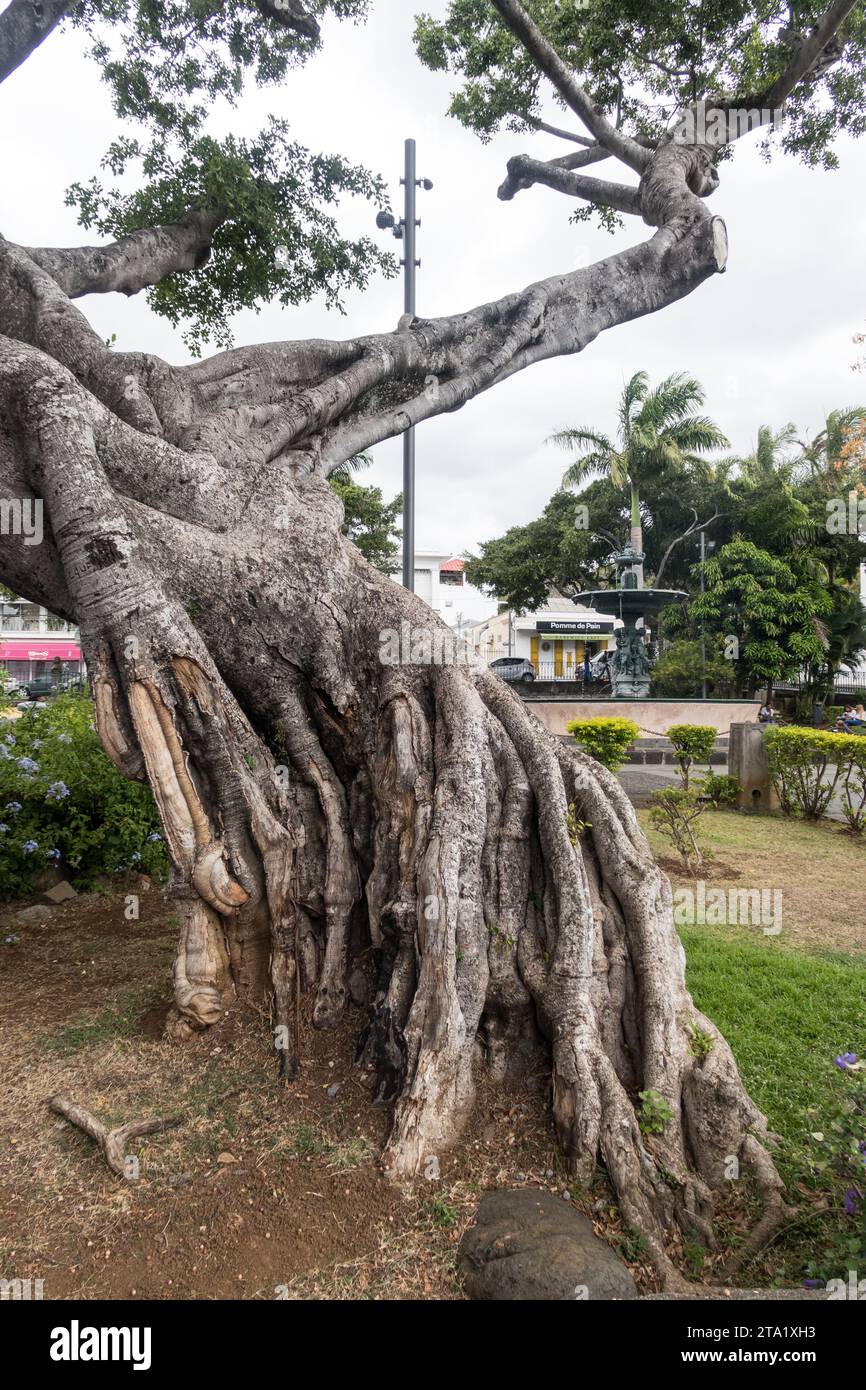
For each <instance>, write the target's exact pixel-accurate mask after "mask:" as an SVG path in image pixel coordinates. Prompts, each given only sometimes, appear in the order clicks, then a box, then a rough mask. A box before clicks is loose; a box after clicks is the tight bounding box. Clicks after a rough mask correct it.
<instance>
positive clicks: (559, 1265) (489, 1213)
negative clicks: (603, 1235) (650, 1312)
mask: <svg viewBox="0 0 866 1390" xmlns="http://www.w3.org/2000/svg"><path fill="white" fill-rule="evenodd" d="M458 1268H459V1270H460V1273H461V1274H462V1276H463V1281H464V1288H465V1291H466V1294H467V1295H468V1297H469V1298H473V1299H481V1300H527V1301H537V1300H547V1301H550V1300H554V1301H563V1300H568V1301H572V1300H584V1299H587V1300H593V1301H597V1300H598V1299H611V1298H613V1299H632V1298H637V1297H638V1292H637V1288H636V1287H635V1282H634V1280H633V1278H632V1276H631V1274H630V1273H629V1271H628V1269H627V1268H626V1266H625V1265H624V1264H623V1263H622V1261H621V1260H620V1259H619V1257H618V1256H617V1255H615V1254H614V1252H613V1250H611V1248H610V1246H609V1245H607V1244H606V1243H605V1242H604V1241H603V1240H599V1238H598V1236H597V1235H596V1234H595V1232H594V1231H593V1229H592V1223H591V1222H590V1221H588V1220H587V1218H586V1217H585V1216H582V1215H581V1214H580V1212H578V1211H575V1209H574V1207H572V1206H570V1205H569V1206H567V1205H566V1204H565V1202H563V1200H562V1198H561V1197H556V1196H554V1195H553V1194H552V1193H549V1192H543V1191H540V1190H538V1189H532V1188H530V1189H527V1188H518V1189H516V1190H508V1189H505V1190H503V1191H501V1192H488V1193H487V1195H486V1196H485V1197H483V1198H482V1200H481V1203H480V1205H479V1207H478V1211H477V1213H476V1216H475V1224H474V1225H473V1226H470V1227H469V1229H468V1230H467V1231H466V1232H465V1234H464V1236H463V1239H462V1240H461V1242H460V1251H459V1260H458Z"/></svg>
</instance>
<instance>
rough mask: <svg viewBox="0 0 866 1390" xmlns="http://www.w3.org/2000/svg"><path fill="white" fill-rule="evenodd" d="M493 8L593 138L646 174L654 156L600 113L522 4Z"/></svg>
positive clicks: (505, 2)
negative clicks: (645, 170)
mask: <svg viewBox="0 0 866 1390" xmlns="http://www.w3.org/2000/svg"><path fill="white" fill-rule="evenodd" d="M493 5H494V7H495V8H496V10H497V11H498V12H499V14H500V15H501V17H502V20H503V23H504V24H506V25H507V27H508V28H509V29H510V30H511V32H512V34H514V36H515V38H518V39H519V40H520V42H521V43H522V44H523V46H524V48H525V49H526V51H527V53H528V54H529V56H530V57H531V58H532V60H533V62H534V63H535V64H536V66H537V67H538V68H539V69H540V70H541V72H543V73H544V74H545V76H546V77H548V78H549V79H550V81H551V82H552V83H553V85H554V87H555V88H556V90H557V91H558V92H559V95H560V96H561V97H562V99H563V101H564V102H565V103H566V105H567V106H569V107H570V108H571V110H572V111H573V112H574V113H575V115H576V116H579V117H580V119H581V120H582V121H583V123H584V125H585V126H586V128H587V130H588V131H589V132H590V134H591V135H594V136H595V138H596V140H598V141H599V142H600V143H601V144H602V145H604V146H605V148H606V149H608V150H609V151H610V153H611V154H612V155H615V156H616V158H617V159H621V160H622V161H623V163H624V164H628V165H629V167H630V168H632V169H634V170H636V171H637V172H638V173H642V172H643V170H644V169H645V168H646V167H647V164H648V163H649V161H650V158H651V155H650V152H649V151H648V150H646V149H644V148H643V147H642V146H641V145H639V144H638V143H637V141H636V140H632V139H630V137H629V136H627V135H623V134H622V132H621V131H618V130H617V129H616V127H615V126H613V125H611V123H610V121H609V120H607V118H606V117H605V116H604V115H603V114H602V113H601V112H600V111H599V110H598V108H597V107H596V105H595V103H594V102H593V101H592V99H591V98H590V97H589V95H588V94H587V93H586V92H585V91H584V89H583V87H581V85H580V84H579V83H578V82H576V81H575V79H574V75H573V73H571V72H570V70H569V68H568V67H567V66H566V64H565V63H564V62H563V60H562V59H561V58H560V56H559V54H558V53H557V52H556V49H555V48H554V47H553V45H552V44H551V43H549V42H548V40H547V39H546V38H545V37H544V35H543V34H542V32H541V30H540V29H539V28H538V25H537V24H535V23H534V21H533V20H532V19H530V17H529V15H528V14H527V13H526V11H525V9H524V8H523V6H522V5H521V4H520V3H519V0H493Z"/></svg>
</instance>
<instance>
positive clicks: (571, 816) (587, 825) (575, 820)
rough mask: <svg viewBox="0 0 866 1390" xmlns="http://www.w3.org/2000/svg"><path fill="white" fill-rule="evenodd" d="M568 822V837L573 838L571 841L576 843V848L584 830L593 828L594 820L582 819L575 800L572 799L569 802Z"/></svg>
mask: <svg viewBox="0 0 866 1390" xmlns="http://www.w3.org/2000/svg"><path fill="white" fill-rule="evenodd" d="M567 824H568V838H569V839H570V840H571V843H572V844H573V845H574V848H575V849H577V845H578V841H579V840H580V837H581V835H582V834H583V833H584V831H586V830H589V829H591V827H592V822H591V821H588V820H581V819H580V817H579V816H578V814H577V807H576V806H575V804H574V802H573V801H570V802H569V803H568V820H567Z"/></svg>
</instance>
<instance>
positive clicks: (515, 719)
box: [0, 144, 781, 1277]
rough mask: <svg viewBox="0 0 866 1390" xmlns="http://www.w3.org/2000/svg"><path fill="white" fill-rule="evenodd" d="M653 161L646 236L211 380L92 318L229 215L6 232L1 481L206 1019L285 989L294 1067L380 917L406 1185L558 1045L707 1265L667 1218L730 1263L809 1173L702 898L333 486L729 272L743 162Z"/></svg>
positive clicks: (188, 1013)
mask: <svg viewBox="0 0 866 1390" xmlns="http://www.w3.org/2000/svg"><path fill="white" fill-rule="evenodd" d="M641 162H642V163H643V164H644V165H645V168H644V172H643V177H642V182H641V186H640V190H639V194H638V195H632V197H635V196H637V197H638V198H639V207H640V211H641V212H642V215H643V217H644V219H645V220H646V221H647V222H648V223H650V224H651V225H652V226H654V227H655V228H656V230H655V232H654V234H653V235H652V237H651V238H650V239H649V240H648V241H647V242H646V243H644V244H643V245H640V246H637V247H635V248H633V249H631V250H628V251H625V252H623V253H621V254H619V255H615V256H612V257H610V258H609V259H608V260H606V261H603V262H601V263H599V264H598V265H596V266H593V267H590V268H589V269H586V270H581V271H577V272H575V273H573V274H570V275H565V276H561V277H556V278H554V279H551V280H548V281H543V282H540V283H537V284H535V285H532V286H530V287H529V288H528V289H526V290H525V291H523V292H522V293H519V294H514V295H511V296H509V297H508V298H506V299H504V300H501V301H499V302H497V303H494V304H488V305H484V306H482V307H480V308H478V309H476V310H473V311H472V312H470V313H466V314H461V315H457V316H454V317H452V318H447V319H439V320H432V321H431V320H418V319H416V320H414V321H413V322H411V323H409V324H405V323H404V324H402V327H401V331H398V332H395V333H393V334H390V335H383V336H380V337H373V338H366V339H358V340H355V341H351V342H345V343H326V342H308V343H299V344H275V345H270V346H265V347H260V348H247V349H239V350H236V351H232V352H228V353H224V354H221V355H220V356H218V357H215V358H213V359H211V360H208V361H205V362H202V363H199V364H195V365H193V366H189V367H185V368H182V369H176V368H172V367H170V366H169V365H167V364H166V363H165V362H162V361H159V360H157V359H155V358H153V357H148V356H145V355H137V354H118V353H114V352H111V351H109V350H108V349H106V347H105V346H104V345H103V344H102V343H101V342H100V340H99V338H98V337H97V336H96V335H95V334H94V333H93V332H92V331H91V329H90V328H89V326H88V325H87V324H86V322H85V320H84V319H83V318H82V316H81V315H80V313H79V312H78V310H77V309H76V308H75V306H74V304H73V303H72V299H71V296H76V295H79V294H83V293H87V292H89V291H92V290H94V289H103V290H110V289H114V288H117V289H121V290H129V289H130V287H138V286H140V285H142V284H145V283H152V282H153V281H154V280H156V279H158V278H160V277H161V276H163V275H165V274H167V273H170V272H171V271H172V270H177V269H179V268H182V267H184V266H186V265H191V264H196V263H198V260H199V259H200V258H201V257H202V256H203V255H205V254H206V249H207V238H208V236H209V235H210V234H212V226H211V225H210V224H209V221H208V219H207V218H205V217H198V218H195V217H193V218H190V219H188V220H187V221H186V222H184V223H183V224H180V225H179V226H177V227H169V228H161V229H157V231H156V232H149V233H142V234H139V235H138V236H133V237H130V238H126V240H125V241H124V242H122V243H118V244H117V245H116V246H114V247H111V248H105V249H102V250H88V249H81V250H70V251H62V252H60V251H44V250H39V251H37V250H28V249H25V248H21V247H17V246H14V245H12V244H10V243H5V242H4V243H0V330H2V335H3V336H0V413H2V416H3V422H4V426H5V437H4V441H3V442H2V444H0V492H2V493H3V494H4V495H6V496H17V497H27V496H37V497H41V498H42V499H44V503H45V507H46V511H47V517H48V520H49V522H50V535H49V536H48V537H47V538H46V541H45V543H44V544H43V545H42V546H38V547H36V546H30V547H29V546H27V545H25V544H24V541H23V539H22V538H16V537H11V538H8V539H7V540H6V541H5V543H4V544H5V547H6V550H5V554H4V560H3V565H2V567H0V568H2V578H3V579H4V581H5V582H7V583H9V584H12V585H14V586H15V587H16V588H17V589H18V590H20V591H21V592H23V593H25V594H27V595H28V596H29V597H30V598H32V599H34V600H36V601H39V602H43V603H45V604H47V605H48V606H49V607H50V608H51V609H53V610H54V611H56V612H58V613H62V614H64V615H66V616H68V617H69V618H72V619H74V620H75V621H77V622H78V623H79V624H80V627H81V633H82V640H83V645H84V650H85V655H86V659H87V664H88V668H89V670H90V673H91V677H92V682H93V692H94V700H95V708H96V718H97V726H98V730H99V734H100V737H101V739H102V742H103V745H104V747H105V749H106V752H107V753H108V755H109V756H110V757H111V759H112V760H113V761H114V762H115V764H116V765H117V766H118V767H119V768H120V769H121V771H122V772H124V773H125V774H126V775H127V776H130V777H137V778H142V779H143V778H146V779H147V780H148V781H149V783H150V785H151V787H152V788H153V792H154V795H155V797H156V800H157V803H158V805H159V810H160V814H161V816H162V820H163V824H164V827H165V837H166V841H167V844H168V847H169V850H170V854H171V859H172V864H173V875H174V885H175V889H176V891H177V893H178V895H179V897H180V899H181V902H182V905H183V908H182V926H181V931H180V940H179V944H178V953H177V960H176V964H175V998H176V1005H177V1010H178V1014H179V1017H180V1018H181V1019H183V1020H185V1021H186V1025H187V1026H189V1027H192V1028H203V1027H207V1026H208V1025H209V1024H211V1023H213V1022H214V1021H215V1020H216V1019H217V1018H218V1017H219V1016H220V1014H221V1011H222V1010H223V1008H224V1007H225V1005H226V1004H227V1002H228V1001H229V1000H230V999H231V998H232V996H233V995H234V994H236V993H237V994H238V995H241V996H242V997H244V998H250V999H257V1000H258V999H263V998H265V997H266V996H270V997H271V998H272V999H273V1001H274V1017H275V1023H276V1025H277V1034H276V1037H277V1044H278V1052H279V1072H280V1075H281V1076H282V1077H283V1078H284V1079H290V1078H291V1077H292V1076H293V1075H294V1074H295V1071H296V1068H297V1061H298V1059H297V1056H296V1051H295V1034H294V1008H295V1003H296V998H297V991H298V990H299V989H304V990H313V991H315V1010H314V1017H315V1022H316V1024H317V1025H318V1026H319V1027H322V1028H328V1027H333V1026H335V1025H336V1024H337V1022H338V1021H339V1019H340V1017H341V1015H342V1012H343V1010H344V1007H345V1004H346V998H347V984H346V981H347V973H348V970H349V968H350V960H349V947H350V939H351V935H352V934H351V931H350V928H351V927H352V926H353V924H354V923H355V922H356V921H357V919H358V918H361V919H363V922H364V923H365V924H366V930H367V931H368V932H369V938H370V940H371V942H372V944H373V946H374V947H375V949H376V952H377V957H376V958H377V961H378V966H379V973H378V985H377V990H376V996H375V1001H374V1004H373V1008H372V1010H371V1016H370V1020H369V1025H368V1028H367V1031H366V1035H365V1038H364V1040H363V1048H364V1055H365V1056H366V1057H367V1058H368V1059H369V1060H371V1061H372V1062H373V1063H374V1065H376V1066H377V1067H378V1068H379V1077H380V1080H379V1094H380V1097H381V1098H382V1099H383V1100H388V1101H389V1102H391V1103H392V1104H393V1121H392V1125H391V1130H390V1138H389V1140H388V1143H387V1146H386V1149H385V1154H384V1161H385V1164H386V1165H387V1168H388V1169H389V1170H390V1172H391V1173H392V1174H394V1175H395V1176H398V1177H411V1176H412V1175H413V1174H416V1173H418V1172H419V1171H421V1170H423V1168H424V1166H425V1162H426V1161H427V1160H428V1159H429V1158H430V1157H432V1156H435V1155H436V1154H438V1153H440V1152H441V1151H442V1150H444V1149H445V1148H446V1147H447V1146H448V1145H450V1144H452V1143H453V1142H454V1141H455V1139H456V1138H457V1137H458V1136H459V1133H460V1128H461V1124H462V1122H463V1121H464V1119H465V1116H466V1114H467V1112H468V1110H469V1108H470V1106H471V1104H472V1095H473V1087H474V1084H475V1080H476V1078H477V1075H478V1072H479V1069H482V1068H487V1069H489V1070H490V1071H491V1072H492V1073H493V1074H494V1075H495V1076H496V1077H499V1078H505V1077H508V1076H510V1075H512V1074H517V1073H519V1072H520V1071H521V1069H523V1068H525V1067H526V1066H527V1065H528V1064H530V1063H535V1062H536V1061H537V1058H538V1055H539V1053H541V1054H543V1055H544V1056H545V1057H546V1058H547V1059H548V1062H549V1066H550V1074H551V1079H552V1093H553V1109H554V1115H555V1122H556V1127H557V1132H558V1135H559V1138H560V1140H561V1143H562V1147H563V1151H564V1154H565V1156H566V1160H567V1163H568V1166H569V1168H570V1170H571V1171H572V1172H574V1173H576V1174H584V1175H587V1174H589V1173H590V1172H591V1170H592V1169H593V1167H594V1165H595V1164H596V1162H597V1161H598V1160H599V1159H601V1161H602V1162H603V1163H604V1164H605V1166H606V1168H607V1170H608V1172H609V1174H610V1177H611V1179H612V1182H613V1184H614V1186H615V1189H616V1192H617V1194H618V1197H619V1200H620V1203H621V1206H622V1211H623V1214H624V1216H625V1219H626V1220H627V1221H628V1222H630V1223H632V1224H633V1225H635V1226H637V1227H639V1228H640V1229H641V1230H642V1231H643V1232H644V1234H645V1236H646V1239H647V1243H648V1249H649V1251H650V1253H651V1256H652V1258H653V1260H654V1261H655V1263H656V1265H657V1266H658V1268H659V1269H660V1270H662V1271H663V1272H665V1273H666V1274H668V1275H671V1276H673V1271H672V1267H671V1264H670V1261H669V1258H668V1255H667V1254H666V1249H665V1231H666V1228H667V1227H668V1226H669V1224H670V1223H671V1222H672V1221H674V1220H679V1222H680V1223H681V1224H682V1225H683V1226H684V1227H685V1228H687V1229H689V1230H695V1229H697V1230H698V1231H700V1232H702V1233H703V1234H704V1235H705V1236H706V1237H707V1239H708V1240H709V1239H711V1225H712V1208H713V1193H714V1190H716V1189H718V1188H719V1187H720V1186H721V1184H722V1183H723V1181H724V1177H725V1172H726V1165H729V1164H730V1161H731V1159H733V1158H737V1159H738V1160H739V1161H741V1162H742V1163H744V1164H745V1166H747V1167H749V1166H751V1167H752V1168H753V1169H754V1170H755V1171H756V1173H757V1176H758V1178H759V1180H760V1182H761V1184H762V1185H763V1187H764V1189H765V1192H766V1194H767V1198H768V1203H769V1205H768V1210H769V1212H770V1214H771V1215H772V1213H773V1212H774V1211H775V1210H776V1209H777V1208H778V1206H779V1203H780V1186H781V1185H780V1182H779V1179H778V1177H777V1175H776V1173H775V1170H774V1168H773V1165H772V1162H771V1161H770V1159H769V1158H768V1156H767V1153H766V1151H765V1149H764V1147H763V1145H762V1142H761V1136H762V1135H764V1134H765V1132H766V1122H765V1120H764V1118H763V1117H762V1116H761V1115H760V1113H759V1112H758V1111H757V1109H756V1107H755V1106H754V1104H753V1103H752V1102H751V1100H750V1099H749V1097H748V1096H747V1094H746V1092H745V1091H744V1088H743V1086H742V1084H741V1081H740V1079H739V1076H738V1074H737V1070H736V1067H735V1064H734V1061H733V1058H732V1056H731V1053H730V1050H729V1048H728V1046H727V1044H726V1043H725V1041H724V1039H723V1038H722V1037H721V1036H720V1035H719V1033H718V1032H717V1030H716V1029H715V1027H714V1026H713V1024H712V1023H711V1022H710V1021H709V1020H707V1019H706V1018H704V1017H702V1016H701V1015H700V1014H699V1013H698V1012H697V1010H696V1008H695V1006H694V1004H693V1002H692V1000H691V998H690V997H689V994H688V992H687V990H686V987H685V983H684V973H683V969H684V959H683V951H682V948H681V946H680V944H679V941H678V938H677V935H676V932H675V930H674V926H673V921H672V913H671V892H670V887H669V885H668V882H667V880H666V878H665V877H664V875H663V874H662V873H661V872H660V871H659V869H658V868H657V866H656V864H655V862H654V860H653V857H652V855H651V853H650V851H649V848H648V846H647V844H646V841H645V840H644V837H643V835H642V834H641V831H640V829H639V827H638V824H637V822H636V819H635V816H634V812H633V810H632V808H631V805H630V804H629V802H628V800H627V798H626V796H625V795H624V793H623V792H622V790H621V788H620V787H619V784H618V783H617V781H616V779H615V778H614V777H612V776H611V775H609V774H608V773H607V772H605V771H604V770H603V769H602V768H600V767H599V766H598V765H597V764H595V763H594V762H592V761H591V760H590V759H588V758H586V757H584V756H583V755H581V754H580V753H579V752H577V751H576V750H575V749H573V748H566V747H565V746H563V745H562V744H560V743H558V742H556V741H555V740H553V739H552V738H551V737H550V736H549V735H548V734H547V733H546V732H545V730H544V729H543V728H542V726H541V725H540V724H539V723H538V722H537V721H536V720H535V719H534V717H533V716H532V715H531V714H530V713H528V712H527V709H526V707H525V706H524V704H523V703H522V702H521V701H520V699H519V698H518V697H517V696H516V695H515V694H514V693H513V692H512V691H510V690H509V689H508V688H506V687H504V686H503V685H502V684H501V683H499V682H497V681H496V680H495V679H494V678H493V677H492V676H491V675H490V674H489V673H487V672H483V671H477V670H475V669H472V668H471V667H470V666H469V665H467V664H466V663H465V662H464V661H463V660H462V659H461V656H460V653H459V651H457V650H456V649H455V648H454V647H453V646H452V638H451V635H450V634H449V633H448V632H447V629H444V627H443V626H442V625H441V624H440V623H439V621H438V620H437V618H436V617H435V615H434V614H433V613H432V611H431V610H430V609H429V607H428V606H427V605H426V604H424V603H423V602H422V601H421V600H419V599H418V598H416V597H414V596H413V595H411V594H409V593H407V592H405V591H404V590H403V589H401V588H399V587H398V586H397V585H396V584H394V583H393V582H392V581H390V580H388V579H386V578H384V577H383V576H382V575H381V574H379V573H378V572H377V571H376V570H374V569H372V568H371V567H370V566H369V565H368V564H366V563H365V561H364V560H363V559H362V558H361V556H360V554H359V553H358V551H357V550H356V549H355V548H354V547H353V546H352V545H351V544H350V543H349V542H348V541H347V540H346V539H345V538H344V537H342V535H341V533H340V525H341V507H340V504H339V502H338V500H337V498H336V496H335V494H334V493H333V491H332V490H331V488H330V487H329V485H328V483H327V473H328V471H329V469H330V468H331V467H333V466H335V465H336V464H338V463H340V462H341V461H343V460H344V459H346V458H347V457H349V456H350V455H351V454H353V453H355V452H356V451H357V450H358V449H360V448H363V447H365V446H368V445H370V444H373V443H375V442H376V441H378V440H381V439H384V438H386V437H388V436H391V435H394V434H397V433H400V432H401V431H402V430H404V429H405V428H406V427H407V426H409V425H412V424H418V423H420V422H422V421H423V420H424V419H426V418H428V417H430V416H432V415H434V414H437V413H439V412H441V411H444V410H451V409H455V408H457V407H459V406H460V405H462V404H463V403H464V402H465V401H467V400H468V399H470V398H471V397H472V396H474V395H476V394H478V393H479V392H480V391H482V390H485V389H486V388H487V387H489V386H492V385H494V384H497V383H499V382H502V381H503V380H505V379H506V378H507V377H508V376H510V375H511V374H512V373H513V372H516V371H518V370H520V369H522V368H523V367H525V366H527V365H529V364H531V363H533V362H535V361H539V360H541V359H543V358H545V357H550V356H553V355H556V354H560V353H566V352H569V353H571V352H578V351H580V350H581V349H582V348H583V347H585V346H586V345H587V344H588V343H590V342H591V341H592V340H593V339H594V338H595V337H596V336H597V335H598V334H599V333H600V332H602V331H603V330H604V329H605V328H608V327H610V326H612V325H614V324H617V323H622V322H625V321H626V320H628V319H631V318H633V317H636V316H638V315H641V314H645V313H650V312H653V311H654V310H656V309H659V308H661V307H663V306H664V305H667V304H669V303H671V302H673V301H674V300H676V299H677V298H680V297H681V296H683V295H685V294H687V293H689V292H690V291H691V290H692V289H694V288H695V287H696V286H698V285H699V284H700V283H701V282H702V281H703V280H705V279H706V278H707V277H708V276H710V275H711V274H714V273H716V272H718V271H719V270H721V269H722V268H723V266H724V259H725V245H726V239H725V232H724V226H723V224H722V223H721V222H720V221H719V219H717V218H713V217H711V216H710V215H709V214H708V213H707V211H706V207H705V204H704V202H703V195H704V194H706V193H707V192H709V191H711V190H712V187H713V186H714V184H715V175H714V173H713V171H712V167H711V163H710V160H709V157H708V152H707V151H705V150H702V149H700V148H683V147H680V146H676V145H674V144H668V145H665V146H663V147H662V148H661V149H660V150H659V151H658V152H657V153H654V154H653V155H652V156H650V154H649V152H645V158H644V157H643V156H642V157H641ZM512 172H514V171H512ZM632 210H634V209H632ZM395 640H396V641H397V642H398V644H399V651H398V659H396V660H395V659H394V654H393V653H394V649H393V642H394V641H395ZM696 1030H697V1031H699V1032H700V1033H701V1034H704V1035H705V1039H704V1042H703V1045H702V1046H701V1047H700V1048H696V1047H694V1036H695V1031H696ZM644 1090H653V1091H656V1092H658V1093H659V1095H660V1096H662V1097H663V1098H664V1100H665V1102H666V1103H667V1106H668V1107H669V1110H670V1117H671V1118H670V1120H669V1122H668V1123H667V1124H666V1126H665V1128H664V1131H663V1133H660V1134H653V1135H644V1134H643V1133H642V1132H641V1129H640V1126H639V1122H638V1113H639V1109H640V1103H639V1100H638V1093H639V1092H640V1091H644ZM673 1277H675V1276H673Z"/></svg>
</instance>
